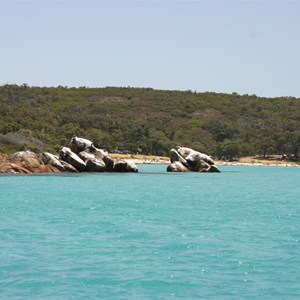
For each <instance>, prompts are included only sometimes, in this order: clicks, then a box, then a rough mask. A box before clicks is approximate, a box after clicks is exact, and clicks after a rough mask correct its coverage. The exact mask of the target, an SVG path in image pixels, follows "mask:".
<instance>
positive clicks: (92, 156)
mask: <svg viewBox="0 0 300 300" xmlns="http://www.w3.org/2000/svg"><path fill="white" fill-rule="evenodd" d="M54 172H55V173H56V172H138V168H137V166H136V165H135V164H134V163H133V162H131V161H114V160H113V159H112V158H111V157H109V155H108V153H107V152H106V151H104V150H102V149H98V148H96V147H95V146H94V145H93V143H92V142H91V141H89V140H87V139H84V138H79V137H76V136H73V137H72V139H71V141H70V143H69V147H61V148H60V150H59V156H56V155H54V154H52V153H49V152H43V153H40V154H36V153H34V152H31V151H20V152H16V153H15V154H13V155H10V156H9V155H5V154H3V155H1V156H0V173H11V174H33V173H54Z"/></svg>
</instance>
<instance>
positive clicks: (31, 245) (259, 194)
mask: <svg viewBox="0 0 300 300" xmlns="http://www.w3.org/2000/svg"><path fill="white" fill-rule="evenodd" d="M165 169H166V166H161V165H158V166H157V165H154V166H153V165H140V166H139V170H140V173H138V174H97V175H95V174H93V175H88V174H80V175H45V176H1V177H0V243H1V244H0V299H254V298H256V299H299V295H300V247H299V239H300V168H284V167H229V166H227V167H221V170H222V173H212V174H208V173H181V174H176V173H166V172H165Z"/></svg>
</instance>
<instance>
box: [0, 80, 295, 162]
mask: <svg viewBox="0 0 300 300" xmlns="http://www.w3.org/2000/svg"><path fill="white" fill-rule="evenodd" d="M74 134H75V135H77V136H83V137H86V138H88V139H90V140H93V141H94V143H95V145H96V146H97V147H100V148H105V149H107V150H110V151H111V150H115V149H119V150H120V149H126V150H129V151H132V152H134V153H137V152H139V153H143V154H153V155H168V152H169V150H170V149H171V148H172V147H174V146H176V145H181V146H187V147H191V148H193V149H195V150H198V151H201V152H205V153H209V154H210V155H212V156H214V157H216V158H222V157H223V158H233V157H239V156H246V155H254V154H261V155H264V156H266V155H269V154H286V155H287V156H289V157H292V158H293V157H294V158H297V157H298V156H299V145H300V99H298V98H293V97H279V98H262V97H257V96H256V95H239V94H237V93H232V94H222V93H212V92H205V93H197V92H192V91H165V90H153V89H151V88H131V87H126V88H120V87H106V88H86V87H80V88H68V87H62V86H59V87H29V86H27V85H26V84H23V85H21V86H19V85H3V86H0V152H14V151H18V150H24V149H30V150H33V151H49V152H52V153H53V152H54V153H55V152H57V149H58V148H59V147H60V146H61V145H65V144H66V143H67V142H68V141H69V140H70V138H71V137H72V136H73V135H74Z"/></svg>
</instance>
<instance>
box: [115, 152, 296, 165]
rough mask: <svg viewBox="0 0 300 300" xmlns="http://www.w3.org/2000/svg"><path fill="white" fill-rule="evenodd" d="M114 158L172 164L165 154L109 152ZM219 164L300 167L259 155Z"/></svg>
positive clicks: (219, 161) (217, 161) (290, 162)
mask: <svg viewBox="0 0 300 300" xmlns="http://www.w3.org/2000/svg"><path fill="white" fill-rule="evenodd" d="M109 155H110V156H111V157H112V158H114V159H126V160H131V161H133V162H134V163H135V164H137V165H140V164H153V165H154V164H162V165H168V164H170V158H169V157H165V156H153V155H140V154H137V155H135V154H114V153H110V154H109ZM215 164H216V165H217V166H262V167H300V162H292V161H287V160H281V159H278V157H269V158H262V157H259V156H247V157H241V158H240V159H239V160H238V161H225V160H215Z"/></svg>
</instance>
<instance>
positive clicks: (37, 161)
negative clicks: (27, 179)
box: [0, 151, 60, 174]
mask: <svg viewBox="0 0 300 300" xmlns="http://www.w3.org/2000/svg"><path fill="white" fill-rule="evenodd" d="M57 172H60V170H59V169H58V168H56V167H55V166H54V165H52V164H49V163H46V164H45V163H44V162H43V161H42V159H41V158H40V156H39V155H38V154H36V153H34V152H32V151H20V152H16V153H14V154H13V155H10V156H7V158H6V160H5V161H4V162H2V163H1V164H0V173H11V174H34V173H35V174H36V173H37V174H41V173H57Z"/></svg>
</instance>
